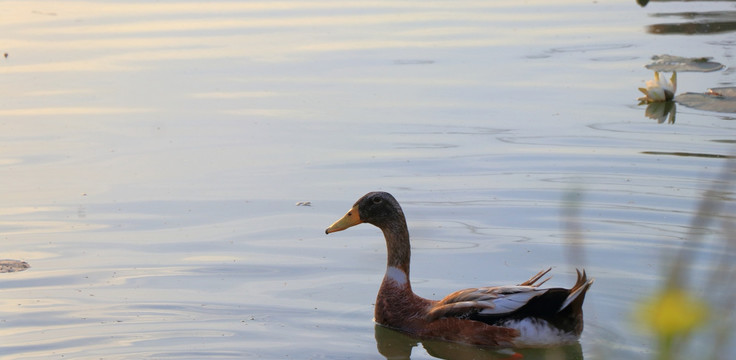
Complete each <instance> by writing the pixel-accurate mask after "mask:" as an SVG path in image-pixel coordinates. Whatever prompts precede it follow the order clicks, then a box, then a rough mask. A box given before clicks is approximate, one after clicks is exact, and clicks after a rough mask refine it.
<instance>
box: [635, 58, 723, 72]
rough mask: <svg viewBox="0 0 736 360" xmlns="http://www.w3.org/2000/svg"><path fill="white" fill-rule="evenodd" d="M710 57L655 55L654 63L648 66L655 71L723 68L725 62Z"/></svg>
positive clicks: (647, 66) (698, 70) (699, 70)
mask: <svg viewBox="0 0 736 360" xmlns="http://www.w3.org/2000/svg"><path fill="white" fill-rule="evenodd" d="M711 59H712V58H710V57H699V58H686V57H682V56H674V55H654V56H652V60H654V62H653V63H651V64H648V65H646V68H647V69H649V70H654V71H665V72H672V71H696V72H710V71H716V70H721V69H723V67H724V66H723V64H721V63H717V62H715V61H710V60H711Z"/></svg>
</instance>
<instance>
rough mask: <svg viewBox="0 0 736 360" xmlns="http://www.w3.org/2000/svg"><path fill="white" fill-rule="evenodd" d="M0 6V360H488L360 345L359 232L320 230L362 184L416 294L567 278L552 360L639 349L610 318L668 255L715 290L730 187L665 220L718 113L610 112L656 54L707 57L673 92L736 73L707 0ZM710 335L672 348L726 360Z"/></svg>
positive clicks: (707, 181)
mask: <svg viewBox="0 0 736 360" xmlns="http://www.w3.org/2000/svg"><path fill="white" fill-rule="evenodd" d="M0 4H1V5H2V9H3V11H2V14H0V20H1V21H0V34H2V35H1V36H0V39H2V41H0V53H5V54H7V56H4V57H0V78H1V79H2V86H1V87H0V95H1V96H2V101H0V189H2V190H1V191H0V215H1V217H0V241H2V249H0V258H7V259H17V260H23V261H27V262H28V263H29V264H30V265H31V268H30V269H28V270H26V271H22V272H15V273H4V274H0V338H1V339H2V340H0V357H1V358H3V359H61V358H65V359H143V358H149V359H242V358H265V359H277V358H292V359H293V358H297V359H313V358H327V359H381V358H383V356H384V355H386V356H397V358H406V357H407V356H408V354H409V353H411V358H412V359H427V358H433V355H434V356H438V357H446V358H505V357H509V354H512V352H501V353H497V352H492V351H488V350H479V349H474V348H468V347H462V346H452V345H448V344H441V343H439V344H438V343H433V342H425V343H424V344H417V343H416V341H415V340H412V339H409V338H406V337H403V336H402V335H401V334H397V333H394V332H391V331H388V332H387V331H385V330H382V329H380V328H378V329H374V324H373V322H372V316H373V301H374V299H375V295H376V292H377V290H378V286H379V283H380V281H381V279H382V277H383V271H384V267H385V245H384V241H383V238H382V236H381V234H380V232H379V231H378V230H377V229H376V228H373V227H371V226H366V225H364V226H361V227H357V228H353V229H350V230H349V231H346V232H341V233H337V234H334V235H330V236H326V235H324V229H325V228H326V226H327V225H329V224H330V223H332V222H333V221H334V220H336V219H337V218H339V217H340V216H342V215H343V214H344V212H345V211H346V210H347V209H348V208H349V207H350V206H351V205H352V204H353V202H354V201H355V200H356V199H357V198H358V197H359V196H361V195H363V194H364V193H366V192H368V191H372V190H384V191H389V192H391V193H392V194H394V195H395V196H396V198H397V199H398V200H399V201H400V202H401V203H402V204H403V206H404V211H405V212H406V214H407V218H408V222H409V227H410V230H411V233H412V236H413V250H414V253H413V255H414V257H413V262H412V265H413V266H412V281H413V283H414V288H415V289H414V290H415V291H416V292H417V293H418V294H420V295H422V296H425V297H431V298H440V297H442V296H444V295H446V294H447V293H449V292H451V291H454V290H457V289H460V288H465V287H472V286H479V285H500V284H508V283H518V282H520V281H523V280H525V279H527V278H528V277H529V276H530V275H532V274H534V273H536V272H537V271H539V270H541V269H543V268H547V267H550V266H552V267H553V268H554V269H553V274H554V277H553V279H552V280H551V281H550V282H549V283H548V284H550V285H552V286H566V287H567V286H570V285H572V283H573V282H574V277H575V268H576V267H585V269H586V270H587V271H588V274H589V275H591V276H593V277H595V278H596V282H595V284H594V285H593V287H592V289H591V291H590V292H589V294H588V297H587V298H586V303H585V312H586V314H585V315H586V325H585V326H586V330H585V332H584V333H583V337H582V338H581V340H580V346H579V347H570V348H565V349H553V350H555V351H556V352H553V353H554V354H560V353H561V354H564V355H565V356H564V357H567V358H581V357H584V358H587V359H620V358H626V359H650V358H653V357H654V355H653V353H652V352H653V351H654V350H655V348H656V346H655V342H654V341H653V339H652V338H651V337H650V336H648V335H647V334H646V333H642V332H640V331H639V330H640V329H639V327H637V325H636V321H635V320H634V316H633V313H634V308H635V307H636V304H638V303H640V302H641V301H642V299H644V298H645V297H647V296H648V295H651V294H653V293H655V292H656V291H657V290H658V289H660V288H661V286H662V284H663V281H664V275H665V271H664V270H665V268H666V266H665V265H666V264H667V263H668V262H669V261H670V259H671V256H672V255H673V254H674V253H676V252H678V251H682V250H683V249H686V250H688V251H689V252H690V253H691V254H692V255H693V263H692V264H691V266H688V267H687V269H686V270H687V271H688V274H689V275H690V277H691V280H692V281H690V282H689V283H688V284H687V285H688V286H689V287H692V288H694V289H696V290H695V292H696V294H697V295H698V296H701V297H704V298H710V297H712V296H713V294H714V293H715V294H720V296H721V297H723V295H724V294H725V297H726V298H731V299H732V298H733V292H734V286H732V285H728V284H729V283H732V281H725V282H723V283H720V284H721V285H719V286H712V287H709V286H705V285H707V278H708V277H709V276H711V274H712V271H713V269H714V266H715V265H714V264H717V260H718V259H720V258H719V257H718V256H725V259H726V263H727V264H729V263H730V264H733V263H736V256H735V255H734V249H733V246H730V247H729V246H724V245H723V243H724V241H723V239H724V238H726V237H728V234H726V232H725V230H723V229H724V223H726V224H727V223H728V222H729V221H731V222H732V221H733V220H734V216H733V214H734V213H735V212H736V201H735V200H734V196H733V192H732V191H733V189H728V188H726V189H723V191H724V192H722V193H720V195H719V196H718V198H720V199H721V200H722V205H723V207H722V208H721V209H719V210H718V211H717V214H716V215H715V216H714V217H715V218H716V221H713V222H712V223H709V224H706V225H705V226H693V225H691V223H692V221H693V218H694V216H695V214H696V212H697V207H698V203H699V201H700V199H701V198H702V197H703V194H704V192H705V191H706V190H707V189H709V188H711V187H713V186H714V185H713V184H714V181H715V180H716V179H717V178H718V177H719V174H720V173H721V171H722V169H723V168H724V166H725V165H726V162H727V157H728V156H732V155H734V154H735V153H736V145H735V144H736V122H735V121H734V119H736V117H735V115H734V114H725V113H716V112H706V111H700V110H694V109H689V108H687V107H684V106H679V107H678V108H677V117H676V121H675V123H673V124H672V123H668V122H667V121H664V122H662V123H660V122H658V121H657V120H655V119H651V118H648V117H647V116H646V115H645V108H646V107H645V106H637V101H636V98H637V97H639V96H640V95H641V94H639V92H638V91H637V88H638V87H641V86H644V82H645V81H646V80H648V79H651V78H652V77H653V73H652V71H650V70H647V69H645V68H644V65H646V64H648V63H649V62H650V61H651V60H650V59H651V57H652V56H653V55H658V54H671V55H678V56H685V57H713V60H714V61H718V62H720V63H722V64H724V65H726V68H725V69H724V70H721V71H716V72H709V73H694V72H681V73H679V74H678V80H679V82H678V93H683V92H704V91H706V90H707V89H708V88H709V87H719V86H734V85H735V84H736V74H735V73H734V72H733V68H732V67H731V66H732V65H733V62H734V59H733V56H734V52H736V32H735V31H734V28H736V26H734V24H736V10H735V7H736V6H735V5H734V4H735V3H733V2H651V3H649V4H648V5H647V6H646V7H644V8H642V7H640V6H638V5H637V4H636V3H635V1H634V0H626V1H623V0H617V1H614V0H597V1H572V0H571V1H564V0H560V1H556V0H555V1H549V0H533V1H506V0H503V1H453V2H441V1H434V2H427V1H404V2H393V1H374V2H361V1H315V2H312V1H295V2H288V1H287V2H249V1H244V2H235V1H233V2H193V1H166V2H155V3H149V2H128V1H105V2H86V1H17V2H16V1H2V2H0ZM662 25H672V26H662ZM661 29H665V30H666V31H662V30H661ZM721 185H724V184H723V182H721ZM298 202H310V204H311V205H310V206H297V205H296V204H297V203H298ZM570 203H572V204H573V205H572V206H570ZM566 214H567V215H569V214H573V215H575V216H574V221H571V222H570V221H567V220H566V218H567V215H566ZM573 230H575V231H578V232H579V233H580V237H581V239H578V240H575V239H574V236H573V235H571V234H570V233H571V231H573ZM695 236H697V237H698V238H700V239H702V241H703V242H702V243H697V242H694V241H692V240H693V237H695ZM732 240H733V239H732ZM730 276H733V275H730ZM726 279H728V278H726ZM730 279H731V280H732V279H733V278H732V277H731V278H730ZM703 289H707V290H708V291H707V292H704V291H703ZM729 294H730V295H729ZM712 315H713V317H712V319H713V318H715V319H719V318H720V319H722V318H725V319H730V320H733V319H734V314H733V313H732V312H728V311H727V312H719V311H717V310H714V311H713V314H712ZM730 320H728V321H730ZM731 330H733V329H731ZM714 333H717V331H706V332H705V334H699V335H697V337H696V341H695V342H694V344H695V345H694V346H688V349H687V351H689V352H690V353H692V354H701V355H702V354H707V356H710V355H709V354H710V352H711V351H717V354H716V356H715V358H722V359H732V358H735V357H736V345H734V344H736V336H734V332H733V331H731V332H730V333H728V332H726V333H725V335H724V336H725V341H726V342H727V343H728V342H730V345H726V346H724V347H713V337H714ZM415 345H416V346H415ZM379 349H381V352H379ZM550 351H551V350H549V351H548V350H535V351H527V352H524V358H525V359H535V358H545V357H549V356H550ZM382 353H383V354H384V355H382Z"/></svg>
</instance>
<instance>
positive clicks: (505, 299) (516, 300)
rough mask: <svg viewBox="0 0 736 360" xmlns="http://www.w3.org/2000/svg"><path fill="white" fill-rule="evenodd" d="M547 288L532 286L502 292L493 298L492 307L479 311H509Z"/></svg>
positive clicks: (494, 312)
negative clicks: (519, 290) (523, 289)
mask: <svg viewBox="0 0 736 360" xmlns="http://www.w3.org/2000/svg"><path fill="white" fill-rule="evenodd" d="M546 291H547V289H537V288H532V290H527V289H525V291H523V292H511V293H506V294H503V295H502V296H501V297H499V298H497V299H494V300H493V305H495V306H494V307H493V308H485V309H483V310H481V311H480V313H481V314H505V313H510V312H512V311H514V310H517V309H519V308H520V307H522V306H524V305H526V303H528V302H529V300H531V299H532V298H533V297H535V296H539V295H542V294H544V293H545V292H546Z"/></svg>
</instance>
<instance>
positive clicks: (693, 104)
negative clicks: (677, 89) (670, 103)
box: [675, 87, 736, 113]
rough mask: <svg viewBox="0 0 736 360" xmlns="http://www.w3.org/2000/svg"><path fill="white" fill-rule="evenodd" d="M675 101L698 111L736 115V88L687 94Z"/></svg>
mask: <svg viewBox="0 0 736 360" xmlns="http://www.w3.org/2000/svg"><path fill="white" fill-rule="evenodd" d="M675 101H677V102H678V103H680V104H682V105H685V106H687V107H690V108H693V109H698V110H705V111H715V112H722V113H736V87H720V88H712V89H708V91H706V92H705V93H702V94H701V93H692V92H687V93H684V94H680V95H677V96H676V97H675Z"/></svg>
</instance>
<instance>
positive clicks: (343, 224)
mask: <svg viewBox="0 0 736 360" xmlns="http://www.w3.org/2000/svg"><path fill="white" fill-rule="evenodd" d="M361 223H363V221H362V220H360V213H359V212H358V207H357V206H353V207H352V208H351V209H350V211H348V213H347V214H345V216H343V217H341V218H340V220H337V221H335V222H334V223H333V224H332V225H330V227H328V228H327V230H325V234H329V233H333V232H336V231H342V230H345V229H347V228H349V227H351V226H355V225H358V224H361Z"/></svg>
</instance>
